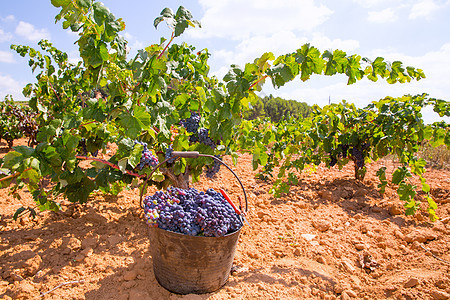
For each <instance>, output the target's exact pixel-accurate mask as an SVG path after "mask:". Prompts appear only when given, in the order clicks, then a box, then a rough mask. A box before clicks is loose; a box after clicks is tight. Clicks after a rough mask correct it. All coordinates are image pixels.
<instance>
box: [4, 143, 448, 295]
mask: <svg viewBox="0 0 450 300" xmlns="http://www.w3.org/2000/svg"><path fill="white" fill-rule="evenodd" d="M5 152H6V145H5V143H4V142H3V143H0V155H4V153H5ZM225 162H226V163H228V164H229V165H231V160H230V159H229V158H225ZM381 165H384V166H386V167H387V172H388V174H392V171H393V170H394V168H395V167H396V165H395V163H394V162H393V161H387V160H381V161H379V162H376V163H372V164H371V165H369V167H368V169H369V171H368V174H367V175H366V179H365V180H364V182H357V181H355V180H354V179H353V166H352V165H348V166H347V167H345V168H344V169H343V170H342V171H340V170H338V169H337V168H331V169H327V168H325V167H322V166H319V167H318V169H317V170H315V171H305V172H304V173H302V174H301V175H300V176H299V179H300V180H299V184H298V185H297V186H294V187H292V189H291V192H290V193H289V194H288V195H285V196H283V197H282V198H279V199H275V198H274V197H273V196H272V195H271V194H269V193H268V191H269V189H270V187H271V185H270V182H264V181H260V180H256V179H255V177H254V175H255V172H254V171H253V170H252V167H251V157H250V156H249V155H242V157H240V159H239V162H238V165H237V166H235V167H233V169H234V170H235V171H236V172H237V174H238V176H239V177H240V178H241V180H242V182H243V184H244V186H245V189H246V191H247V193H248V200H249V212H248V216H247V219H248V221H249V222H250V224H251V227H249V226H248V225H245V226H244V227H243V229H242V230H241V235H240V238H239V242H238V245H237V250H236V254H235V258H234V267H233V272H232V274H231V275H230V278H229V280H228V282H227V283H226V284H225V286H224V287H222V288H221V289H219V290H218V291H216V292H213V293H209V294H203V295H193V294H191V295H177V294H173V293H170V292H169V291H167V290H165V289H164V288H163V287H161V286H160V285H159V284H158V282H157V281H156V279H155V276H154V273H153V266H152V257H151V255H150V247H151V245H150V243H149V238H148V230H147V227H146V224H145V222H144V221H143V218H142V216H143V213H142V211H141V209H140V208H139V195H138V191H137V190H128V191H124V192H122V193H120V194H119V195H118V196H117V197H114V196H109V195H102V194H97V195H95V196H93V197H92V199H91V201H89V202H88V203H87V204H85V205H78V204H71V203H69V202H67V201H65V200H63V201H62V204H63V209H62V210H61V211H60V212H57V213H54V212H42V213H39V215H38V216H37V218H36V219H34V220H33V219H32V218H30V217H28V216H25V217H23V218H21V219H20V220H17V221H14V220H13V219H12V215H13V214H14V212H15V210H16V209H17V208H19V207H20V206H22V205H25V206H28V205H29V206H32V205H33V204H34V203H33V201H32V200H31V197H30V195H29V193H27V192H26V191H24V192H22V193H21V195H22V199H20V200H17V199H13V198H12V197H11V196H9V195H8V190H6V189H3V190H0V214H1V220H0V265H1V270H0V298H1V299H10V298H12V299H96V300H97V299H132V300H134V299H352V298H354V299H450V235H449V234H450V218H449V216H450V172H449V171H448V170H447V171H446V170H434V169H428V170H427V172H426V174H425V177H426V179H427V182H428V183H429V184H430V185H431V187H432V195H433V197H434V199H435V201H436V202H437V204H438V209H437V214H438V216H439V217H440V220H439V221H437V222H434V223H431V222H429V221H428V218H427V214H426V210H423V211H422V212H419V213H417V214H416V215H415V216H413V217H407V216H405V215H404V214H403V212H404V208H403V206H402V204H403V203H402V201H400V200H399V199H398V196H397V194H396V191H395V187H394V186H388V187H387V189H386V193H385V194H384V195H380V194H379V193H378V191H377V184H378V183H379V182H378V179H377V177H376V176H375V172H376V170H378V168H379V167H380V166H381ZM193 186H194V187H195V188H197V189H198V190H206V189H207V188H214V189H216V190H218V189H219V188H223V189H225V190H226V191H227V192H228V194H229V195H230V197H231V198H232V199H237V197H238V195H242V190H241V189H240V186H239V185H238V183H237V182H236V180H235V178H234V177H233V176H232V174H231V173H230V172H229V171H227V170H226V169H225V168H222V170H221V171H220V173H219V174H218V175H217V177H216V178H215V179H213V180H207V179H203V180H202V181H201V182H200V183H196V184H194V185H193ZM154 191H155V190H149V193H153V192H154ZM424 208H426V206H425V205H424Z"/></svg>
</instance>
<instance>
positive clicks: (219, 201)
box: [144, 187, 242, 237]
mask: <svg viewBox="0 0 450 300" xmlns="http://www.w3.org/2000/svg"><path fill="white" fill-rule="evenodd" d="M144 213H145V216H146V219H147V223H148V224H149V225H150V226H153V227H159V228H161V229H164V230H169V231H173V232H178V233H182V234H186V235H191V236H196V235H201V236H215V237H218V236H224V235H226V234H228V233H232V232H235V231H237V230H238V229H239V228H241V227H242V221H241V219H240V218H239V216H238V215H237V214H236V213H235V211H234V210H233V208H232V207H231V205H230V204H229V203H228V202H227V201H226V200H225V198H224V197H223V196H222V194H220V193H218V192H216V191H214V190H213V189H208V190H207V191H206V192H199V191H197V190H196V189H194V188H190V189H180V188H174V187H171V188H169V189H167V192H163V191H157V192H156V193H155V194H153V195H151V196H147V197H146V198H145V199H144Z"/></svg>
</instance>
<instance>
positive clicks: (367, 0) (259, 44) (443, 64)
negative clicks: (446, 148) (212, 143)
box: [0, 0, 450, 122]
mask: <svg viewBox="0 0 450 300" xmlns="http://www.w3.org/2000/svg"><path fill="white" fill-rule="evenodd" d="M103 2H104V4H105V5H106V6H107V7H108V8H110V10H111V11H112V12H113V13H114V14H115V15H116V16H117V17H121V18H123V20H124V21H125V23H126V30H125V32H124V33H123V34H124V36H125V38H126V39H127V40H128V42H129V46H130V48H131V53H130V54H134V53H135V51H136V50H137V49H141V48H144V47H146V46H148V45H150V44H152V43H158V42H159V38H160V37H161V36H164V37H166V38H168V37H170V32H169V30H168V28H166V26H164V25H163V24H161V25H160V27H158V30H155V29H154V27H153V20H154V18H155V17H157V16H158V15H159V13H160V11H161V10H162V9H163V8H165V7H170V8H172V9H173V10H176V9H177V8H178V6H180V5H183V6H185V7H186V8H187V9H189V10H190V11H191V12H192V13H193V15H194V18H196V19H197V20H200V21H201V23H202V28H201V29H190V30H188V31H187V32H186V33H185V34H184V35H183V36H181V37H179V38H177V39H176V40H175V42H182V41H185V42H187V43H189V44H192V45H194V46H196V47H197V49H203V48H208V49H209V51H210V52H211V54H212V56H211V58H210V65H211V74H213V75H216V76H218V77H219V78H222V77H223V75H224V74H225V73H226V72H227V70H228V67H229V66H230V64H233V63H235V64H239V65H242V66H243V65H244V64H245V63H246V62H249V61H252V60H253V59H254V58H256V57H258V56H260V55H261V54H263V53H264V52H267V51H272V52H274V53H275V54H276V55H279V54H284V53H288V52H292V51H294V50H295V49H297V48H299V47H300V46H301V45H303V44H304V43H307V42H309V43H311V45H313V46H315V47H317V48H319V49H320V50H322V51H323V50H326V49H341V50H344V51H346V52H347V53H348V54H353V53H356V54H360V55H362V56H364V57H369V58H372V59H374V58H376V57H377V56H382V57H384V58H386V59H387V60H389V61H393V60H401V61H403V62H404V63H405V64H406V65H411V66H414V67H417V68H421V69H423V70H424V72H425V74H426V75H427V78H426V79H424V80H421V81H419V82H413V83H407V84H395V85H389V84H387V83H383V82H377V83H373V82H369V81H367V80H362V81H359V82H357V83H356V84H354V85H351V86H347V85H346V78H344V77H341V76H335V77H325V76H316V77H313V78H312V79H311V80H309V81H306V82H301V81H300V80H295V81H294V82H292V83H289V84H288V85H287V86H284V87H282V88H280V89H278V90H274V89H273V88H272V87H271V84H270V82H268V83H266V85H265V86H264V88H263V92H264V94H266V95H269V94H273V95H276V96H281V97H283V98H286V99H296V100H299V101H305V102H307V103H309V104H319V105H325V104H328V101H329V99H330V100H331V102H339V101H340V100H341V99H346V100H347V101H349V102H353V103H356V104H357V105H358V106H360V107H362V106H364V105H366V104H368V103H370V102H371V101H373V100H379V99H380V98H383V97H385V96H393V97H398V96H401V95H404V94H419V93H423V92H425V93H428V94H430V96H431V97H436V98H441V99H445V100H447V101H449V100H450V97H449V96H450V34H449V31H450V18H448V16H450V0H406V1H405V0H402V1H400V0H341V1H317V0H277V1H273V0H270V1H268V0H216V1H211V0H190V1H172V0H152V1H144V0H131V1H126V2H125V1H119V0H105V1H103ZM58 12H59V10H58V9H56V8H54V7H53V6H52V5H51V3H50V0H39V1H36V0H16V1H2V2H1V4H0V99H3V98H4V97H5V95H6V94H12V95H13V96H14V98H15V99H17V100H21V99H23V96H22V95H21V90H22V87H23V86H24V85H25V84H26V83H28V82H33V81H34V75H33V74H32V73H31V70H30V69H29V68H28V65H27V60H26V59H24V58H22V57H20V56H18V55H17V54H15V53H14V52H13V51H11V50H10V49H9V46H10V44H22V45H29V46H33V47H36V48H37V47H38V46H37V42H38V41H39V40H40V39H41V38H47V39H49V40H50V41H52V42H53V43H54V45H55V46H56V47H57V48H59V49H61V50H64V51H66V52H67V53H68V54H69V56H70V58H71V59H72V60H77V59H79V56H78V53H77V47H76V45H74V42H75V41H76V39H77V36H76V35H75V34H73V33H70V32H69V31H65V30H63V29H62V27H61V23H57V24H55V21H54V17H55V15H56V14H57V13H58ZM424 117H425V119H426V120H427V121H428V122H430V121H434V120H436V117H435V116H434V115H433V114H432V113H431V112H430V111H429V110H427V111H425V112H424ZM447 121H449V120H448V119H447Z"/></svg>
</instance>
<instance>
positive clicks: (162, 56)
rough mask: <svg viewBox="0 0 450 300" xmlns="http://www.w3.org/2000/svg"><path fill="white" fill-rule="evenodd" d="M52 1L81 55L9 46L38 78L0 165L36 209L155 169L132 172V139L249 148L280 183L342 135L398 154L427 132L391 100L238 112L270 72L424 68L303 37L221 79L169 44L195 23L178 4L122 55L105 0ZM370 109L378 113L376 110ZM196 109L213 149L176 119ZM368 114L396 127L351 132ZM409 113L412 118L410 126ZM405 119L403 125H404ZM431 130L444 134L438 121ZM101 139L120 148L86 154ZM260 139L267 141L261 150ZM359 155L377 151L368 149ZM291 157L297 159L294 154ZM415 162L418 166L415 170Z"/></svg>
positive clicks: (402, 75)
mask: <svg viewBox="0 0 450 300" xmlns="http://www.w3.org/2000/svg"><path fill="white" fill-rule="evenodd" d="M51 2H52V4H53V5H54V6H55V7H58V8H60V9H61V10H60V13H59V14H58V15H57V16H56V21H61V22H62V27H63V28H64V29H70V30H71V31H72V32H76V33H78V40H77V41H76V43H77V44H78V47H79V52H80V56H81V58H82V62H79V63H78V64H71V63H70V62H69V61H68V57H67V54H66V53H64V52H63V51H60V50H58V49H56V48H55V47H54V46H53V45H52V44H51V43H50V42H48V41H45V40H43V41H40V42H39V47H40V50H39V51H38V50H35V49H33V48H30V47H28V46H17V45H12V46H11V48H12V49H13V50H15V51H16V52H17V53H18V54H19V55H21V56H24V57H25V56H28V57H29V65H30V67H31V69H32V71H33V72H37V75H36V79H37V81H36V83H33V84H31V83H30V84H28V85H27V86H26V87H25V88H24V94H25V96H27V97H30V102H29V105H30V107H31V108H32V109H33V111H34V112H35V113H36V114H37V115H36V118H35V119H36V122H37V124H38V127H39V133H38V134H37V136H36V139H37V143H38V144H37V145H36V147H15V148H14V151H12V152H10V153H8V155H6V156H5V158H4V159H3V161H2V162H1V165H0V168H1V170H2V172H1V173H0V182H1V183H2V186H3V187H4V186H8V185H10V184H11V185H10V187H11V189H12V192H13V194H14V193H15V192H16V191H17V190H18V189H20V188H23V187H27V188H28V190H29V191H30V192H31V193H32V195H33V198H34V200H35V202H36V204H37V205H38V207H39V209H41V210H44V209H52V210H57V209H58V208H59V206H58V203H56V202H55V199H56V198H57V196H58V195H60V194H63V195H64V196H65V197H66V198H67V199H69V200H70V201H72V202H81V203H84V202H86V201H88V200H89V197H90V195H91V193H92V192H94V191H98V190H100V191H103V192H110V193H114V194H117V193H119V192H120V190H121V189H122V188H123V187H124V186H126V185H130V184H132V182H135V181H136V180H135V179H136V178H140V179H146V177H147V176H148V174H149V173H150V171H151V169H150V168H148V167H145V168H143V169H136V166H137V162H138V158H139V150H140V148H139V149H138V148H137V147H135V142H134V140H138V141H140V142H146V143H147V144H148V148H149V149H151V150H152V152H153V153H155V154H156V155H157V156H158V158H159V160H160V161H162V160H164V158H165V157H164V155H165V151H166V150H167V149H168V148H169V146H171V147H172V148H173V150H175V151H199V152H201V153H205V154H214V155H226V154H228V155H231V156H232V157H233V159H234V160H235V159H236V158H237V156H238V154H237V151H238V150H244V151H245V150H250V151H252V152H253V157H254V159H253V164H254V166H255V167H256V166H258V164H261V165H264V172H266V173H267V174H271V172H272V171H273V167H274V166H277V165H279V164H282V168H281V173H280V174H279V179H280V180H279V181H278V182H279V186H280V188H281V190H282V191H285V190H287V188H288V185H286V184H285V183H284V182H283V181H282V180H281V179H282V178H283V176H284V174H283V173H284V172H285V171H289V170H290V169H291V168H296V169H303V168H304V167H305V166H306V165H308V164H314V165H318V164H319V163H320V162H321V161H325V162H328V160H329V158H327V157H326V156H325V155H324V153H326V152H330V151H331V152H330V153H331V154H332V155H333V153H334V154H336V151H337V150H336V149H337V148H336V146H337V144H338V142H343V141H339V138H341V139H344V140H346V142H348V143H350V142H351V143H353V145H355V146H357V145H362V143H363V142H366V140H370V141H371V145H378V144H381V145H383V146H380V147H378V148H380V153H381V152H382V151H384V150H386V149H389V148H388V147H389V146H390V145H391V146H392V145H394V143H397V142H399V143H400V142H401V143H403V144H398V146H395V148H393V150H389V151H388V152H392V151H395V152H400V150H399V149H400V145H403V146H405V147H408V150H410V149H411V150H414V149H416V148H415V141H416V140H417V139H419V138H420V137H421V136H425V134H424V132H422V131H420V130H421V127H420V121H419V119H416V118H415V117H411V116H410V115H408V113H415V108H414V106H412V107H410V106H408V107H406V108H405V107H396V106H395V103H394V101H387V100H386V101H384V102H383V103H380V104H377V105H374V106H373V108H372V110H370V109H369V111H368V113H367V114H365V113H364V111H361V110H358V109H356V108H355V107H354V106H351V105H348V104H343V105H341V106H330V107H327V108H324V109H319V108H317V107H316V108H314V109H315V111H314V112H313V114H312V116H311V118H307V119H304V116H303V115H302V117H301V118H293V115H294V113H292V115H291V116H290V117H289V116H286V117H285V118H284V119H282V121H281V122H280V123H279V124H277V127H274V126H273V124H271V123H266V122H264V121H263V120H253V121H244V120H243V118H242V115H243V112H245V111H248V110H250V109H251V107H252V106H253V105H255V104H256V103H258V97H257V96H256V94H255V91H260V90H261V87H262V86H263V84H264V83H265V80H266V79H267V78H270V80H271V82H272V84H273V86H274V87H276V88H278V87H281V86H283V85H285V84H286V83H287V82H289V81H292V80H294V79H295V78H300V80H301V81H306V80H308V79H309V78H310V77H311V76H313V75H327V76H331V75H335V74H344V75H346V76H347V77H348V84H353V83H355V82H356V81H357V80H359V79H362V78H363V77H366V78H369V79H370V80H372V81H376V80H378V79H379V78H382V79H385V80H386V81H388V82H389V83H395V82H407V81H410V80H413V79H415V80H419V79H421V78H424V74H423V72H422V71H421V70H420V69H415V68H413V67H404V66H403V65H402V64H401V62H393V63H388V62H385V61H384V59H383V58H376V59H375V60H374V61H371V60H369V59H367V58H361V57H360V56H359V55H356V54H353V55H348V54H347V53H345V52H343V51H341V50H335V51H334V52H331V51H325V52H323V53H322V52H320V51H319V50H318V49H317V48H315V47H313V46H311V45H309V44H305V45H302V46H301V47H300V48H299V49H298V50H297V51H295V52H293V53H290V54H285V55H281V56H279V57H275V56H274V55H273V54H272V53H265V54H263V55H262V56H261V57H259V58H257V59H255V60H254V61H253V62H252V63H248V64H246V65H245V67H244V68H241V67H239V66H237V65H232V66H231V68H230V71H229V72H228V73H227V74H226V76H225V77H224V79H223V80H224V81H223V82H222V81H219V80H218V79H217V78H214V77H209V76H208V71H209V66H208V62H207V61H208V58H209V56H210V55H209V53H208V50H207V49H203V50H201V51H196V49H195V48H194V47H193V46H189V45H186V44H184V43H182V44H179V45H177V44H172V41H173V40H174V38H175V37H178V36H180V35H181V34H182V33H183V32H184V31H185V29H186V28H187V27H189V26H191V27H197V26H200V23H199V22H198V21H195V20H194V19H193V17H192V15H191V14H190V12H189V11H188V10H186V9H185V8H183V7H180V8H179V9H178V10H177V12H176V13H173V11H172V10H171V9H168V8H166V9H164V10H163V11H162V12H161V14H160V16H159V17H157V18H156V19H155V21H154V25H155V27H157V26H158V25H159V24H160V23H161V22H163V21H165V22H167V23H168V24H169V25H170V26H171V28H172V30H173V32H172V36H171V38H170V40H169V41H167V42H166V40H165V39H161V41H162V42H161V44H153V45H150V46H148V47H146V48H145V49H142V50H139V51H138V53H137V55H136V56H135V57H134V58H132V59H128V58H127V57H126V44H127V42H126V40H125V39H124V38H123V37H122V36H120V32H121V31H123V30H124V28H125V23H124V22H123V21H122V20H121V19H120V18H119V19H118V18H116V17H115V15H114V14H112V13H111V12H110V11H109V9H108V8H106V7H105V6H104V5H103V4H102V3H101V2H98V1H94V0H76V1H68V0H52V1H51ZM165 42H166V43H165ZM275 102H276V104H275V105H274V106H273V105H272V104H271V103H270V101H268V104H267V106H268V113H267V115H268V116H271V117H272V116H273V118H274V120H275V119H278V118H279V117H280V116H281V114H284V113H285V110H284V104H282V103H281V102H280V103H277V102H279V101H277V100H275ZM288 103H289V104H286V106H287V110H290V111H295V108H294V106H292V107H291V104H292V103H291V102H288ZM275 107H276V109H275ZM446 108H447V106H446V103H445V102H438V100H436V103H435V109H437V110H439V112H441V113H442V114H446V113H448V110H447V111H446ZM376 109H378V110H380V112H381V111H386V113H383V114H382V113H379V114H377V113H376V112H375V110H376ZM408 109H409V111H406V110H408ZM398 111H404V113H399V112H398ZM193 113H196V114H198V115H200V117H201V118H200V126H201V127H202V128H205V129H206V130H208V133H209V138H210V139H211V141H212V142H213V143H214V144H215V146H208V145H205V144H203V143H201V142H200V141H198V139H197V140H196V139H195V138H196V137H197V136H196V134H195V133H192V132H188V131H187V130H186V128H185V127H183V126H182V125H181V124H182V121H183V120H186V119H187V118H189V117H190V116H191V115H192V114H193ZM272 114H273V115H272ZM299 114H303V112H300V111H299ZM365 118H368V119H365ZM378 118H379V120H378ZM396 118H400V119H401V120H406V121H407V122H410V123H405V122H406V121H405V122H403V123H402V124H401V125H398V124H396V123H391V125H389V123H388V122H397V120H396ZM411 118H412V119H411ZM375 119H377V120H376V121H377V122H378V121H380V122H385V123H381V124H386V125H383V126H384V127H383V129H385V130H387V132H388V133H389V132H390V131H389V130H393V131H392V132H393V133H395V134H396V135H393V137H392V139H390V138H389V137H390V135H388V134H385V135H384V136H386V138H385V139H386V142H385V141H384V140H382V136H376V135H374V136H370V135H365V133H364V132H365V131H359V130H360V129H361V128H364V126H366V125H367V126H369V127H368V128H375V127H377V126H376V125H372V126H371V127H370V122H372V121H375ZM414 120H417V122H416V123H414V122H413V123H411V122H412V121H414ZM410 124H411V127H407V128H403V127H402V126H409V125H410ZM416 124H417V126H416ZM397 125H398V126H397ZM408 128H411V129H408ZM435 131H436V132H437V133H440V132H441V131H440V130H439V129H438V128H436V129H435ZM379 132H381V131H379ZM379 134H381V133H379ZM389 134H390V133H389ZM400 134H406V135H405V136H404V137H401V136H400ZM341 136H342V137H341ZM374 139H376V140H374ZM440 140H441V138H438V139H437V140H436V143H439V141H440ZM109 143H115V144H117V145H118V150H117V152H116V153H112V156H111V157H110V158H109V159H108V160H103V159H97V158H95V157H92V156H88V154H92V155H94V154H95V153H96V152H97V151H98V150H101V151H102V150H103V151H104V150H106V147H107V145H108V144H109ZM355 143H356V144H355ZM383 143H385V144H386V145H384V144H383ZM267 145H271V150H270V151H269V152H267V148H266V147H267ZM30 146H31V145H30ZM333 149H334V150H333ZM333 151H334V152H333ZM366 152H367V153H369V152H370V153H374V152H373V150H372V149H371V150H370V151H369V150H367V151H366ZM299 153H304V155H303V156H300V157H298V154H299ZM327 155H330V154H327ZM377 155H378V156H380V154H377ZM84 159H89V160H92V161H93V163H92V167H90V168H89V169H87V170H86V169H84V168H82V167H81V166H80V161H81V160H84ZM402 159H403V161H405V163H412V162H414V161H415V160H414V158H413V157H412V156H411V155H407V154H405V155H403V157H402ZM212 163H213V161H212V160H211V159H208V158H199V159H181V160H177V161H176V162H174V163H169V164H167V165H166V166H163V167H162V168H161V169H160V171H159V172H157V173H155V175H154V176H152V178H149V182H150V183H151V184H154V185H156V186H158V187H164V186H167V185H169V184H174V185H178V186H186V185H188V184H189V176H192V180H193V181H196V180H198V179H199V176H200V174H201V172H202V170H203V168H204V167H205V166H207V165H211V164H212ZM419 169H420V164H419V165H417V166H416V167H415V170H419ZM361 170H362V169H361ZM361 170H358V171H361ZM287 176H288V178H289V183H290V184H295V183H296V178H295V176H294V175H293V174H290V173H289V174H288V175H287ZM361 176H362V175H361ZM12 178H14V179H15V180H14V181H13V180H11V179H12ZM45 179H48V180H51V181H52V183H53V184H52V185H51V188H45V185H43V184H41V183H42V182H43V180H45ZM401 182H403V181H401ZM405 191H406V189H405ZM406 194H407V195H410V194H411V193H409V192H407V193H406ZM15 195H18V194H17V193H15ZM22 212H23V211H22ZM19 213H20V212H19Z"/></svg>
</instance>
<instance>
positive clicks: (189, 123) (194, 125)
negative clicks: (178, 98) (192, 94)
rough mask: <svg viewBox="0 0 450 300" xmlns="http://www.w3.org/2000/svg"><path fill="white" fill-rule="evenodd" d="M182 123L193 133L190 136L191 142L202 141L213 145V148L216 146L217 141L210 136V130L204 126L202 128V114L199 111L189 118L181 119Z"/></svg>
mask: <svg viewBox="0 0 450 300" xmlns="http://www.w3.org/2000/svg"><path fill="white" fill-rule="evenodd" d="M180 123H181V125H182V126H183V127H184V128H186V131H187V132H189V133H192V134H191V135H190V136H189V142H191V143H196V142H200V143H203V144H205V145H206V146H209V147H211V149H213V150H214V149H215V148H216V143H215V142H214V141H213V140H212V139H211V137H210V136H209V130H208V129H206V128H203V127H202V128H200V115H199V114H198V113H196V112H192V113H191V116H190V117H189V118H187V119H186V120H181V122H180Z"/></svg>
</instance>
